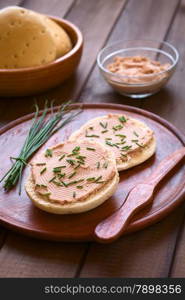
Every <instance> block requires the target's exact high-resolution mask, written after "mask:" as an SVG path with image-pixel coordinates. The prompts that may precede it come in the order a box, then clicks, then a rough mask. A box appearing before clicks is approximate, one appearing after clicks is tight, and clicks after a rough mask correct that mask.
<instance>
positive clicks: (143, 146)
mask: <svg viewBox="0 0 185 300" xmlns="http://www.w3.org/2000/svg"><path fill="white" fill-rule="evenodd" d="M136 145H138V146H139V147H141V148H144V147H145V146H143V145H141V144H139V143H136Z"/></svg>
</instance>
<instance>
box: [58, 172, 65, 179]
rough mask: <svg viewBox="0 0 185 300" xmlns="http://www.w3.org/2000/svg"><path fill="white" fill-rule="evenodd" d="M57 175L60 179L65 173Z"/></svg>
mask: <svg viewBox="0 0 185 300" xmlns="http://www.w3.org/2000/svg"><path fill="white" fill-rule="evenodd" d="M57 176H58V178H59V179H60V178H63V177H65V176H66V174H65V173H62V174H57Z"/></svg>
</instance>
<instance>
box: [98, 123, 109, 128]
mask: <svg viewBox="0 0 185 300" xmlns="http://www.w3.org/2000/svg"><path fill="white" fill-rule="evenodd" d="M99 124H100V126H101V127H103V128H104V129H106V128H107V125H108V124H107V122H106V123H102V122H100V123H99Z"/></svg>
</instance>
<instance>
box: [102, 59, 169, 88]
mask: <svg viewBox="0 0 185 300" xmlns="http://www.w3.org/2000/svg"><path fill="white" fill-rule="evenodd" d="M169 67H170V64H168V63H165V64H162V63H160V62H159V61H156V60H152V59H150V58H149V57H146V56H128V57H119V56H117V57H115V58H114V60H113V62H112V63H110V64H108V66H107V69H108V70H109V71H110V72H112V73H116V74H118V75H121V76H128V77H125V78H124V77H123V79H122V80H123V81H124V82H127V83H142V82H146V81H153V80H154V79H155V80H157V79H161V78H162V77H163V76H160V77H159V73H160V72H162V71H166V70H167V69H168V68H169ZM145 75H153V76H145ZM165 76H166V75H165Z"/></svg>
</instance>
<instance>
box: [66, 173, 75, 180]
mask: <svg viewBox="0 0 185 300" xmlns="http://www.w3.org/2000/svg"><path fill="white" fill-rule="evenodd" d="M75 175H76V172H73V173H71V175H69V177H68V178H69V179H71V178H72V177H73V176H75Z"/></svg>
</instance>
